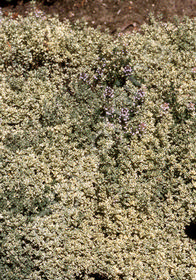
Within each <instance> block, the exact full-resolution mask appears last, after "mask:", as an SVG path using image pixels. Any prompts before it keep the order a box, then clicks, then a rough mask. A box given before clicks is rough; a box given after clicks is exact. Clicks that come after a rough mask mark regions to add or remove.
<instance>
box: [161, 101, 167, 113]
mask: <svg viewBox="0 0 196 280" xmlns="http://www.w3.org/2000/svg"><path fill="white" fill-rule="evenodd" d="M161 108H162V109H163V110H164V111H167V110H168V109H169V103H166V102H165V103H163V104H162V105H161Z"/></svg>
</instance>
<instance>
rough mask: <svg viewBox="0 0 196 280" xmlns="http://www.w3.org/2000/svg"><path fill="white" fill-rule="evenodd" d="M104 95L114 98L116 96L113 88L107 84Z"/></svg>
mask: <svg viewBox="0 0 196 280" xmlns="http://www.w3.org/2000/svg"><path fill="white" fill-rule="evenodd" d="M103 96H104V98H112V97H114V90H113V88H111V87H108V86H107V87H106V89H105V92H104V94H103Z"/></svg>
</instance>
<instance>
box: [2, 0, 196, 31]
mask: <svg viewBox="0 0 196 280" xmlns="http://www.w3.org/2000/svg"><path fill="white" fill-rule="evenodd" d="M51 1H53V3H51ZM17 2H18V4H17V5H16V7H14V6H13V5H11V4H10V5H8V6H7V7H4V8H2V11H3V12H4V13H5V14H7V13H8V12H13V13H15V16H17V15H18V14H21V15H27V13H28V12H29V11H30V9H31V4H30V3H24V2H23V1H17ZM36 7H37V9H39V10H42V11H44V12H45V13H46V14H51V15H54V14H58V15H59V17H60V19H61V20H63V19H64V18H68V19H70V20H71V21H76V20H77V19H82V18H83V19H85V20H86V21H87V22H88V23H89V25H90V26H93V27H97V26H100V27H101V30H102V31H104V30H105V29H106V28H109V30H110V32H111V33H116V32H132V31H133V30H137V29H139V27H140V25H141V24H143V23H144V22H148V19H149V14H150V13H154V15H155V16H159V15H162V20H163V21H168V20H170V21H172V19H173V17H174V16H175V15H178V16H179V17H180V18H182V17H183V16H185V15H186V16H189V17H190V18H193V17H195V16H196V0H133V1H129V0H76V1H71V0H59V1H57V0H56V1H55V0H45V3H44V1H42V2H41V3H37V4H36Z"/></svg>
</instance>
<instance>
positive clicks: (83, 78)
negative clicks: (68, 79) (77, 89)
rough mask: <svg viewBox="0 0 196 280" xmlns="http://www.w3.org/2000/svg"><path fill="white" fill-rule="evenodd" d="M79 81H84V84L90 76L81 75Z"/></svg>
mask: <svg viewBox="0 0 196 280" xmlns="http://www.w3.org/2000/svg"><path fill="white" fill-rule="evenodd" d="M79 79H81V80H83V81H84V82H85V81H86V80H87V79H88V75H87V74H86V73H81V74H80V76H79Z"/></svg>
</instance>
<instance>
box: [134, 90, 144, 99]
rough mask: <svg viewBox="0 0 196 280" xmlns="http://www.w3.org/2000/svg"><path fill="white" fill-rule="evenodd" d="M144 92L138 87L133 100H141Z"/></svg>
mask: <svg viewBox="0 0 196 280" xmlns="http://www.w3.org/2000/svg"><path fill="white" fill-rule="evenodd" d="M144 96H145V92H144V90H143V89H139V90H138V92H137V93H136V95H135V97H134V101H143V99H144Z"/></svg>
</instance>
